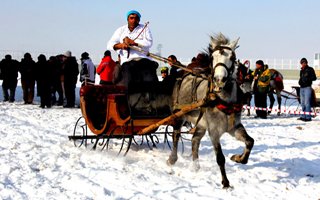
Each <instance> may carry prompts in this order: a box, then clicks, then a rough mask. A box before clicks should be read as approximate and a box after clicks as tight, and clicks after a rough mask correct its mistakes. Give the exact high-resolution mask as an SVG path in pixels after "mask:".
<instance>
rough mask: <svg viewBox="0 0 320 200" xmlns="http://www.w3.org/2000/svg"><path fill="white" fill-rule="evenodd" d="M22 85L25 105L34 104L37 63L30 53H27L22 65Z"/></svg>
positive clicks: (20, 69) (20, 70)
mask: <svg viewBox="0 0 320 200" xmlns="http://www.w3.org/2000/svg"><path fill="white" fill-rule="evenodd" d="M19 72H20V74H21V85H22V90H23V100H24V103H25V104H32V103H33V98H34V86H35V77H36V63H35V62H34V60H33V59H32V57H31V54H30V53H25V54H24V57H23V59H22V60H21V63H20V68H19Z"/></svg>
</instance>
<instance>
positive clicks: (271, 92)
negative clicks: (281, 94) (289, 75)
mask: <svg viewBox="0 0 320 200" xmlns="http://www.w3.org/2000/svg"><path fill="white" fill-rule="evenodd" d="M268 97H269V99H270V106H269V110H268V115H269V114H270V113H271V111H272V108H273V105H274V102H275V99H274V96H273V91H270V92H269V93H268Z"/></svg>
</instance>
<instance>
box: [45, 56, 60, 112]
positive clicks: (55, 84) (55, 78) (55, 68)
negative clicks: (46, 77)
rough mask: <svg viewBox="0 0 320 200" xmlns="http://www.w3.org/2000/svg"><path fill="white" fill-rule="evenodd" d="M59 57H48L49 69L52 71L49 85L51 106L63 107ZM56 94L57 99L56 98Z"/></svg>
mask: <svg viewBox="0 0 320 200" xmlns="http://www.w3.org/2000/svg"><path fill="white" fill-rule="evenodd" d="M60 57H61V55H59V56H50V58H49V60H48V65H49V68H50V69H51V70H52V85H51V104H52V105H57V106H62V105H63V91H62V85H61V75H62V69H61V68H62V62H61V61H60ZM56 93H58V99H57V96H56Z"/></svg>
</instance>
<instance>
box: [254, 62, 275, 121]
mask: <svg viewBox="0 0 320 200" xmlns="http://www.w3.org/2000/svg"><path fill="white" fill-rule="evenodd" d="M266 66H267V65H264V62H263V61H262V60H258V61H257V62H256V69H255V70H254V72H253V77H254V78H253V79H254V85H253V94H254V104H255V106H256V107H258V108H263V109H267V94H268V92H269V89H270V86H269V83H270V79H271V75H270V71H269V69H268V68H267V67H266ZM256 114H257V116H256V118H262V119H266V118H267V110H256Z"/></svg>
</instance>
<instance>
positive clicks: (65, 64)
mask: <svg viewBox="0 0 320 200" xmlns="http://www.w3.org/2000/svg"><path fill="white" fill-rule="evenodd" d="M62 74H63V81H62V83H61V84H62V85H63V90H64V93H65V97H66V103H65V104H64V105H63V107H65V108H74V106H75V100H76V91H75V90H76V84H77V80H78V74H79V65H78V62H77V60H76V58H75V57H74V56H72V54H71V51H67V52H66V53H65V54H63V56H62Z"/></svg>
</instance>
